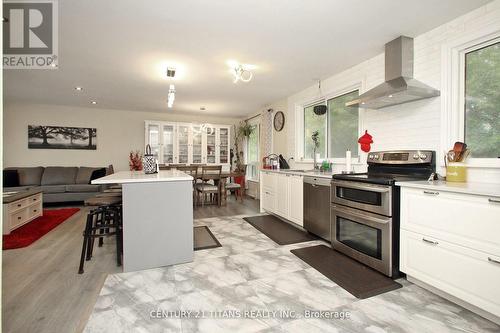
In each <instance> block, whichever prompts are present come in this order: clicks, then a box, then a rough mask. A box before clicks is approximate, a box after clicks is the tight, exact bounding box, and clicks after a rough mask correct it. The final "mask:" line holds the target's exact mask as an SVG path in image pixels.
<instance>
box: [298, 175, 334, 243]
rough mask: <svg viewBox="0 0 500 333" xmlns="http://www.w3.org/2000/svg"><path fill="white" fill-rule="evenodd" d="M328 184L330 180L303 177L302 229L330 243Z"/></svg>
mask: <svg viewBox="0 0 500 333" xmlns="http://www.w3.org/2000/svg"><path fill="white" fill-rule="evenodd" d="M330 183H331V179H330V178H321V177H308V176H306V177H304V229H306V230H307V231H309V232H310V233H312V234H315V235H316V236H319V237H321V238H323V239H325V240H328V241H331V235H330Z"/></svg>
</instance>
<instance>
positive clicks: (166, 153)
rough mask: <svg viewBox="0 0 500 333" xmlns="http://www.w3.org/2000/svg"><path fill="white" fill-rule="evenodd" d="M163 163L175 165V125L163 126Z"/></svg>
mask: <svg viewBox="0 0 500 333" xmlns="http://www.w3.org/2000/svg"><path fill="white" fill-rule="evenodd" d="M162 127H163V161H161V162H162V163H175V161H174V129H175V127H174V125H163V126H162Z"/></svg>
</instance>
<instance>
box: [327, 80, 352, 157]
mask: <svg viewBox="0 0 500 333" xmlns="http://www.w3.org/2000/svg"><path fill="white" fill-rule="evenodd" d="M358 95H359V93H358V91H357V90H356V91H353V92H350V93H347V94H345V95H342V96H338V97H335V98H332V99H330V100H328V104H327V105H328V118H329V119H328V132H329V134H330V135H329V137H330V139H329V145H328V157H333V158H342V157H345V152H346V150H350V151H351V156H352V157H357V156H358V114H359V112H358V109H357V108H353V107H347V106H345V103H347V102H350V101H352V100H354V99H356V98H357V97H358Z"/></svg>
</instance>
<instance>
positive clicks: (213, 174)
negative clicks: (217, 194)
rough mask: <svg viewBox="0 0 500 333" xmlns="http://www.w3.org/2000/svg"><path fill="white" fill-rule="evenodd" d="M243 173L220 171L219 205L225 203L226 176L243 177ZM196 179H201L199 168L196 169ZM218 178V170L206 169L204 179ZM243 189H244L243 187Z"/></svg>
mask: <svg viewBox="0 0 500 333" xmlns="http://www.w3.org/2000/svg"><path fill="white" fill-rule="evenodd" d="M243 176H245V174H244V173H243V172H241V171H224V170H222V172H221V173H220V181H221V193H222V196H221V205H222V204H224V205H225V204H227V191H226V182H227V179H228V178H235V177H243ZM197 177H198V179H201V178H202V177H201V168H200V170H199V171H198V176H197ZM218 178H219V172H217V171H207V172H205V179H206V180H211V179H218ZM243 191H244V189H243Z"/></svg>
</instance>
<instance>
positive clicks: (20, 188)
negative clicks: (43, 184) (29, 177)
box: [2, 185, 38, 192]
mask: <svg viewBox="0 0 500 333" xmlns="http://www.w3.org/2000/svg"><path fill="white" fill-rule="evenodd" d="M35 187H38V186H33V185H29V186H16V187H4V188H3V189H2V190H3V191H4V192H19V191H27V190H29V189H32V188H35Z"/></svg>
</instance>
